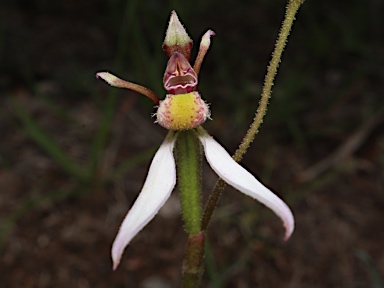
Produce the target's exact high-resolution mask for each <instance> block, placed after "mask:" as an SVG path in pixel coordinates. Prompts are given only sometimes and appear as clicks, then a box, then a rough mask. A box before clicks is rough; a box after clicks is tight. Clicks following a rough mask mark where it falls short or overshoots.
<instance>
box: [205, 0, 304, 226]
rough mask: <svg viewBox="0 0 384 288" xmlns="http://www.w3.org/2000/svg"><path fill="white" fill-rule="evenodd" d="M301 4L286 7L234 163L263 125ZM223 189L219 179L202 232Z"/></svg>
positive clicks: (297, 1) (293, 2)
mask: <svg viewBox="0 0 384 288" xmlns="http://www.w3.org/2000/svg"><path fill="white" fill-rule="evenodd" d="M303 2H304V0H290V1H289V3H288V5H287V8H286V13H285V18H284V21H283V24H282V26H281V30H280V33H279V36H278V38H277V41H276V44H275V49H274V51H273V53H272V59H271V62H270V63H269V66H268V69H267V74H266V76H265V79H264V86H263V91H262V94H261V100H260V102H259V107H258V109H257V111H256V115H255V118H254V119H253V122H252V124H251V126H250V127H249V129H248V131H247V134H246V135H245V136H244V138H243V141H242V142H241V144H240V146H239V148H238V149H237V150H236V152H235V154H234V155H233V159H234V160H235V161H236V162H239V161H241V159H242V158H243V156H244V154H245V153H246V152H247V149H248V148H249V146H250V145H251V143H252V141H253V139H254V138H255V135H256V134H257V133H258V131H259V128H260V126H261V124H262V123H263V119H264V116H265V114H266V113H267V106H268V101H269V99H270V97H271V91H272V86H273V82H274V80H275V77H276V74H277V69H278V68H279V63H280V62H281V55H282V54H283V51H284V48H285V45H286V44H287V39H288V36H289V33H290V31H291V29H292V26H293V21H294V20H295V15H296V13H297V11H298V10H299V7H300V5H301V4H303ZM224 187H225V182H224V181H223V180H222V179H219V180H218V181H217V183H216V185H215V187H214V189H213V191H212V193H211V195H210V196H209V199H208V201H207V205H206V207H205V209H204V214H203V219H202V225H201V226H202V229H203V230H206V229H207V227H208V224H209V222H210V220H211V217H212V214H213V211H214V210H215V208H216V205H217V202H218V200H219V198H220V195H221V192H222V191H223V189H224Z"/></svg>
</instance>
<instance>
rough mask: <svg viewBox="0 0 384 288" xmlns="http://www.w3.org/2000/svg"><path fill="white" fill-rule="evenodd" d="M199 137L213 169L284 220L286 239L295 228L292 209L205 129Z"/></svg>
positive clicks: (226, 180)
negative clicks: (235, 159) (236, 160)
mask: <svg viewBox="0 0 384 288" xmlns="http://www.w3.org/2000/svg"><path fill="white" fill-rule="evenodd" d="M198 133H199V139H200V141H201V143H202V144H203V146H204V151H205V156H206V158H207V161H208V163H209V165H210V166H211V167H212V169H213V170H214V171H215V172H216V174H217V175H219V177H220V178H222V179H223V180H224V181H225V182H227V183H228V184H229V185H231V186H232V187H234V188H236V189H237V190H239V191H240V192H243V193H244V194H246V195H248V196H250V197H252V198H254V199H256V200H258V201H259V202H261V203H262V204H264V205H265V206H267V207H268V208H270V209H271V210H272V211H273V212H275V213H276V214H277V216H279V217H280V218H281V220H283V224H284V226H285V240H287V239H288V238H289V237H290V236H291V234H292V232H293V229H294V225H295V224H294V219H293V215H292V212H291V209H289V207H288V206H287V204H285V203H284V202H283V201H282V200H281V199H280V198H279V197H277V196H276V195H275V194H273V193H272V192H271V191H270V190H269V189H268V188H267V187H265V186H264V185H263V184H261V183H260V182H259V181H258V180H257V179H256V178H255V177H254V176H253V175H252V174H251V173H249V172H248V171H247V170H245V169H244V168H243V167H241V166H240V165H239V164H238V163H236V162H235V161H234V160H233V159H232V157H231V156H230V155H229V154H228V152H227V151H226V150H225V149H224V148H223V147H222V146H221V145H220V144H219V143H217V142H216V141H215V140H214V139H213V138H212V137H211V136H209V135H208V133H207V132H205V130H204V129H202V128H200V129H198Z"/></svg>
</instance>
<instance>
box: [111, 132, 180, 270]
mask: <svg viewBox="0 0 384 288" xmlns="http://www.w3.org/2000/svg"><path fill="white" fill-rule="evenodd" d="M176 136H177V135H175V133H174V132H173V131H170V132H169V133H168V135H167V137H166V138H165V140H164V142H163V143H162V144H161V146H160V148H159V150H158V151H157V152H156V155H155V157H154V158H153V160H152V163H151V166H150V168H149V171H148V176H147V179H146V180H145V183H144V186H143V189H142V190H141V192H140V195H139V196H138V198H137V199H136V202H135V203H134V204H133V206H132V208H131V210H129V212H128V214H127V215H126V216H125V218H124V220H123V223H122V224H121V226H120V230H119V233H118V234H117V236H116V238H115V241H114V242H113V245H112V260H113V269H114V270H115V269H116V268H117V266H118V265H119V263H120V259H121V256H122V254H123V252H124V249H125V247H126V246H127V245H128V243H129V242H130V241H131V240H132V238H133V237H135V236H136V234H137V233H138V232H139V231H140V230H141V229H142V228H143V227H144V226H145V225H147V224H148V222H149V221H151V220H152V219H153V217H154V216H155V215H156V214H157V212H158V211H159V210H160V208H161V207H162V206H163V205H164V203H165V201H167V199H168V198H169V196H170V195H171V192H172V190H173V188H174V187H175V184H176V168H175V159H174V157H173V147H174V145H175V141H176Z"/></svg>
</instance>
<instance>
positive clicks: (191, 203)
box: [176, 130, 201, 235]
mask: <svg viewBox="0 0 384 288" xmlns="http://www.w3.org/2000/svg"><path fill="white" fill-rule="evenodd" d="M176 153H177V154H176V155H177V157H176V159H177V177H178V178H177V181H178V182H177V183H178V184H177V185H178V188H179V192H180V201H181V211H182V215H183V221H184V226H185V230H186V232H187V233H188V235H193V234H197V233H199V232H200V231H201V226H200V225H201V148H200V143H199V140H198V139H197V137H196V135H195V133H194V131H193V130H186V131H181V132H179V136H178V137H177V143H176Z"/></svg>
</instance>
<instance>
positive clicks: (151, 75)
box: [0, 0, 384, 287]
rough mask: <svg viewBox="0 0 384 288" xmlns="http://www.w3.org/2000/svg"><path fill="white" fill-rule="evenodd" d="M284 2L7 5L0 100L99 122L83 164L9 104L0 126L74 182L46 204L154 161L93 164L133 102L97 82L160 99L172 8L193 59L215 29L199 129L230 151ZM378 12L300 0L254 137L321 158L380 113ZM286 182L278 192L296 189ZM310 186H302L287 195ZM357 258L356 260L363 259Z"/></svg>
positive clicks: (382, 59) (382, 35)
mask: <svg viewBox="0 0 384 288" xmlns="http://www.w3.org/2000/svg"><path fill="white" fill-rule="evenodd" d="M285 5H286V2H285V1H283V0H273V1H271V0H259V1H250V0H246V1H237V2H234V1H229V0H221V1H220V2H219V1H215V0H207V1H177V0H170V1H158V0H148V1H138V0H129V1H123V0H110V1H100V0H96V1H91V2H87V1H85V2H81V1H58V2H52V1H47V0H33V1H28V0H3V1H1V4H0V92H1V97H3V95H10V94H12V93H13V92H14V91H17V90H18V89H20V88H22V89H26V90H28V91H30V92H31V95H32V97H33V98H34V99H35V100H36V101H37V102H39V103H43V105H44V107H45V108H46V110H47V111H48V112H47V113H49V114H50V115H51V116H52V117H53V118H55V119H56V121H58V122H60V123H64V125H65V126H68V127H69V128H68V129H72V128H73V127H76V129H81V127H80V128H79V126H81V125H79V123H76V120H75V119H73V117H72V115H71V113H70V111H69V110H71V109H73V108H74V107H77V106H78V105H80V104H81V103H83V102H85V101H91V102H92V103H93V104H94V105H96V106H97V108H98V110H99V112H100V118H99V121H100V122H99V123H98V125H97V129H96V131H84V133H85V134H87V135H91V136H90V137H89V139H87V141H85V143H86V145H87V147H88V148H87V151H89V155H87V156H88V157H87V159H85V160H84V159H76V158H74V157H72V156H70V155H69V154H70V153H68V151H67V147H63V146H62V145H61V143H59V142H58V140H57V138H58V137H57V134H60V131H51V130H49V129H48V128H46V127H44V125H43V124H42V123H41V122H40V121H39V120H40V119H39V115H35V114H33V113H32V112H31V111H30V110H31V109H30V108H31V107H23V104H22V101H20V99H19V98H18V97H16V96H9V97H10V98H12V103H11V105H10V107H1V112H2V113H3V112H5V113H10V114H11V115H12V119H13V120H14V122H12V121H9V122H6V123H5V122H4V123H0V128H1V129H4V130H5V129H10V130H12V129H13V130H19V129H20V128H22V129H23V131H24V132H25V134H26V135H28V137H29V139H30V140H32V141H33V142H34V143H35V145H37V146H38V147H39V148H40V149H41V150H42V151H43V153H45V154H47V155H48V156H49V157H50V158H51V159H52V160H53V161H55V162H56V164H57V165H58V166H59V167H60V169H61V170H62V171H63V173H64V174H67V175H68V176H69V178H70V179H71V181H74V182H75V183H76V185H74V187H72V188H71V189H68V191H69V192H68V191H67V190H65V189H64V190H60V191H59V192H58V193H57V194H55V193H52V195H50V196H48V198H49V197H51V198H50V199H52V201H56V200H57V199H59V200H62V199H65V198H66V197H74V195H80V194H81V193H82V191H90V190H92V189H91V188H90V187H93V185H94V181H95V179H96V180H98V181H96V182H97V183H98V184H99V185H101V186H103V187H104V186H105V185H108V183H110V181H111V179H113V178H114V177H117V176H116V175H123V174H124V173H126V172H127V171H129V170H132V169H134V168H135V167H137V166H138V165H139V164H140V163H142V162H143V161H147V160H148V159H150V157H151V155H152V154H153V152H154V149H155V147H150V148H148V149H146V150H145V151H144V152H142V153H141V154H140V153H139V154H137V155H136V156H132V155H131V156H130V157H129V158H127V159H123V161H121V162H120V163H119V166H118V165H116V166H114V167H113V168H112V170H111V171H107V172H108V173H106V175H102V176H100V174H99V173H100V169H101V167H100V159H101V158H102V157H103V155H104V153H105V147H106V145H107V144H108V142H109V141H110V137H111V136H110V132H111V131H110V126H111V122H112V120H113V118H114V116H115V115H116V111H117V110H118V108H119V107H120V105H121V103H122V102H123V101H124V99H125V98H127V97H134V96H133V95H132V94H133V93H130V92H127V91H120V90H117V89H113V88H109V87H106V86H105V84H104V83H102V82H100V81H98V80H96V79H95V77H94V75H95V73H96V72H97V71H103V70H109V71H112V72H114V73H116V75H119V76H120V77H122V78H124V79H127V80H129V81H132V82H136V83H139V84H141V85H144V86H147V87H149V88H151V89H152V90H154V91H155V92H157V93H158V94H159V95H163V94H164V92H165V91H164V89H163V88H162V77H163V73H164V68H165V65H166V61H167V59H166V56H165V54H164V53H163V51H162V49H161V45H162V41H163V37H164V32H165V28H166V23H167V21H168V18H169V15H170V11H171V10H173V9H174V10H176V11H177V13H178V15H179V17H180V19H181V21H182V22H183V23H184V24H185V26H186V28H187V30H188V32H189V33H190V35H191V37H192V38H193V39H194V43H195V47H194V54H193V55H196V52H197V51H196V50H197V47H196V46H198V43H199V41H200V37H201V36H202V35H203V33H204V32H205V31H206V30H207V29H213V30H214V31H215V32H216V36H215V37H214V38H213V39H212V46H211V49H210V51H209V52H208V54H207V56H206V59H205V61H204V64H203V67H202V70H201V74H200V79H199V82H200V83H199V84H200V85H199V89H200V92H201V94H202V97H203V98H204V99H205V100H206V101H207V102H208V103H211V109H212V118H213V120H214V121H210V122H208V123H207V124H206V126H207V129H208V130H209V131H211V132H212V134H214V135H215V136H217V137H218V138H220V139H221V141H222V142H223V143H226V144H227V146H229V147H230V149H231V150H234V148H235V147H236V146H237V145H238V141H239V140H240V139H241V137H242V136H243V135H244V133H245V131H246V129H247V126H248V125H249V123H250V122H251V119H252V117H253V115H254V113H255V111H256V108H257V104H258V101H259V95H260V93H261V88H262V84H263V77H264V73H265V71H266V67H267V65H268V61H269V59H270V53H271V51H272V49H273V45H274V41H275V39H276V36H277V34H278V31H279V27H280V23H281V21H282V19H283V13H284V6H285ZM73 11H76V13H73ZM383 15H384V1H377V0H367V1H358V0H339V1H333V0H325V1H313V0H306V1H305V3H304V5H303V6H302V8H301V11H300V12H299V14H298V17H297V20H296V24H295V27H294V29H293V32H292V35H291V37H290V40H289V43H288V46H287V48H286V51H285V53H284V55H283V61H282V64H281V69H280V71H279V73H278V76H277V79H276V82H275V88H274V91H273V94H272V99H271V101H270V107H269V111H268V114H267V116H266V119H265V124H263V126H262V127H261V131H262V133H261V134H260V135H259V136H258V137H265V138H267V140H264V142H262V143H263V144H266V145H268V143H272V142H273V143H283V144H281V145H286V146H290V148H291V149H292V150H295V151H300V155H303V157H308V158H309V159H312V160H313V159H317V156H318V155H323V154H324V151H328V150H329V149H332V148H333V147H335V145H336V143H339V142H340V141H341V140H343V139H344V138H345V137H346V135H348V134H349V133H350V131H353V130H354V128H356V126H357V125H358V124H359V123H361V122H362V121H363V120H364V119H367V118H369V117H371V116H372V115H373V114H375V112H376V111H378V110H379V108H381V107H382V106H383V101H382V95H383V85H382V83H384V70H383V69H382V68H383V65H384V53H382V47H383V45H384V31H383V30H384V23H383V22H384V17H383ZM52 23H55V25H52ZM47 83H48V84H49V83H54V85H55V87H56V90H55V91H56V92H55V93H51V92H49V90H48V92H47V90H46V89H42V87H44V85H45V84H47ZM134 109H136V110H138V111H139V112H140V113H142V114H143V115H150V113H151V112H153V110H151V109H152V103H151V102H150V101H147V99H146V98H144V97H138V98H137V102H135V104H134ZM0 117H1V115H0ZM148 117H149V116H148ZM0 119H2V118H0ZM318 143H322V145H317V144H318ZM267 154H268V156H265V157H267V160H266V161H265V162H267V168H265V171H264V173H265V177H266V178H267V179H270V178H272V176H271V175H272V174H273V172H272V171H273V170H274V169H275V167H276V165H278V164H275V162H278V161H275V158H278V157H279V155H277V156H276V155H274V154H273V152H271V154H269V153H267ZM272 154H273V155H272ZM271 155H272V156H271ZM269 156H270V157H269ZM12 157H13V156H12V155H10V154H9V153H8V151H7V150H6V149H5V148H3V147H2V146H0V169H1V168H4V169H7V168H8V167H10V166H11V165H12ZM272 162H273V163H272ZM329 175H331V176H332V177H331V178H332V179H334V178H335V176H334V175H335V173H334V172H331V173H330V174H328V175H326V179H328V178H327V177H330V176H329ZM100 177H101V179H100ZM99 180H100V181H99ZM271 181H272V180H271ZM322 181H325V180H324V179H320V180H318V181H317V182H316V183H310V186H311V187H318V186H316V185H322ZM326 181H328V180H326ZM292 186H293V184H292ZM292 186H289V187H286V190H287V191H292V190H293V189H294V188H293V187H292ZM311 189H313V188H308V187H302V189H301V190H300V189H299V190H298V191H299V192H297V194H296V198H295V199H297V197H303V196H304V195H305V193H306V192H307V191H309V190H311ZM304 190H305V191H304ZM55 192H57V191H55ZM30 194H31V195H30V196H31V197H30V198H28V197H27V198H28V199H27V200H25V203H24V204H22V205H20V209H19V210H17V211H15V212H14V213H12V214H11V215H9V217H8V218H7V219H5V220H4V222H2V223H3V228H4V229H3V231H7V232H6V233H8V231H9V229H10V228H9V227H10V226H12V223H14V222H15V221H16V220H17V218H19V217H21V216H22V215H23V214H24V213H26V211H28V209H31V208H34V207H36V206H39V205H42V203H45V202H47V198H46V195H43V197H35V196H34V194H33V193H32V192H31V193H30ZM292 194H293V193H292ZM298 195H299V196H298ZM292 198H293V197H292ZM249 211H250V212H249V214H247V213H246V214H245V216H244V218H243V219H241V222H242V224H241V228H240V229H242V231H243V233H244V235H246V236H245V237H246V238H247V239H248V240H249V239H252V238H254V237H255V236H254V235H252V233H251V232H250V231H247V229H246V227H247V225H248V224H247V223H249V221H250V222H252V223H255V222H257V221H258V219H253V218H252V217H255V216H254V214H252V211H251V210H249ZM248 217H250V218H252V219H248ZM256 218H257V217H256ZM223 219H224V222H225V221H228V224H225V225H232V223H231V221H232V220H231V219H230V216H225V215H224V216H223ZM254 233H255V232H254ZM208 251H210V249H208ZM247 252H248V250H247V248H245V249H244V250H243V253H244V254H242V255H240V257H239V260H238V262H235V263H233V265H230V266H229V267H227V266H225V267H224V269H223V270H225V271H229V272H228V273H227V274H225V275H230V273H231V271H233V270H235V269H236V268H237V267H240V266H241V265H243V260H244V259H247V257H248V255H247ZM361 255H362V254H361ZM361 255H360V256H359V257H360V259H361V260H362V261H363V262H364V263H368V262H367V261H368V260H367V261H366V259H367V258H366V257H365V256H364V257H363V256H361ZM244 261H245V260H244ZM207 263H208V264H207V272H208V273H207V274H208V277H209V278H210V279H212V283H213V284H212V286H211V287H222V286H220V285H224V283H226V280H227V279H226V278H225V275H224V276H222V275H219V274H220V273H219V272H217V269H218V268H217V267H216V266H217V264H216V263H214V262H213V257H211V255H210V253H208V255H207ZM368 264H369V263H368ZM368 264H366V266H367V267H368V266H369V265H368ZM219 270H221V268H220V269H219ZM371 270H372V269H371ZM373 270H374V269H373ZM376 274H377V273H376V272H375V271H374V272H371V277H372V282H373V283H374V282H375V283H379V282H380V281H379V280H380V279H379V278H378V277H377V275H376ZM378 279H379V280H378ZM380 283H382V282H380ZM373 285H376V286H374V287H380V286H377V285H378V284H373Z"/></svg>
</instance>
